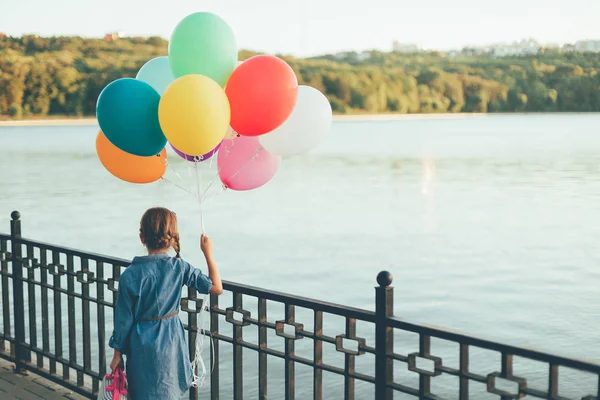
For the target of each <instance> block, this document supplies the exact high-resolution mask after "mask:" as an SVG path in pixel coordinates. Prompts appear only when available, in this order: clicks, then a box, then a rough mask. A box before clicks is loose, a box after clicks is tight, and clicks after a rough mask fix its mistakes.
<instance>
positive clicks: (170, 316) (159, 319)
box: [137, 311, 179, 322]
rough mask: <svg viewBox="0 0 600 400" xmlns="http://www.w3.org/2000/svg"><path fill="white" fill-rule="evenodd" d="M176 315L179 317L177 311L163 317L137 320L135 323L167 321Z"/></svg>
mask: <svg viewBox="0 0 600 400" xmlns="http://www.w3.org/2000/svg"><path fill="white" fill-rule="evenodd" d="M177 315H179V311H175V312H174V313H171V314H169V315H165V316H164V317H157V318H148V319H138V320H137V322H151V321H161V320H163V319H169V318H173V317H176V316H177Z"/></svg>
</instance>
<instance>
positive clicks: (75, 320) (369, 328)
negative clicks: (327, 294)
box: [0, 211, 600, 400]
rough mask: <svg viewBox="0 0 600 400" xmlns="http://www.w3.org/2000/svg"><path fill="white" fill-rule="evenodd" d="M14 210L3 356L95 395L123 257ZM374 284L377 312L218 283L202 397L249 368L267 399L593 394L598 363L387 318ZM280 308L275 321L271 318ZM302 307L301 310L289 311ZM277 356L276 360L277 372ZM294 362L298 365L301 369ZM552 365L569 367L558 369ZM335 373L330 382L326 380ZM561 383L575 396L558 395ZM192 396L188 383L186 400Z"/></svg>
mask: <svg viewBox="0 0 600 400" xmlns="http://www.w3.org/2000/svg"><path fill="white" fill-rule="evenodd" d="M11 218H12V221H11V233H10V235H6V234H0V274H1V284H0V293H1V303H0V306H1V308H2V324H1V327H2V329H1V330H0V357H2V358H4V359H8V360H11V361H14V363H15V369H16V372H20V371H22V370H29V371H32V372H34V373H36V374H39V375H41V376H43V377H45V378H47V379H49V380H52V381H54V382H57V383H59V384H61V385H63V386H65V387H67V388H69V389H71V390H73V391H75V392H77V393H80V394H82V395H84V396H86V397H88V398H95V396H94V394H95V393H97V391H98V388H99V382H100V380H101V379H102V377H103V375H104V374H105V373H106V369H107V362H106V358H107V354H106V349H107V338H108V335H109V334H110V330H112V328H111V325H112V322H111V321H112V309H113V307H114V304H115V301H116V297H117V296H116V295H117V290H118V280H119V276H120V274H121V272H122V271H123V269H124V268H126V267H127V265H128V264H129V262H128V261H127V260H122V259H117V258H112V257H107V256H103V255H98V254H92V253H87V252H82V251H79V250H74V249H69V248H65V247H59V246H55V245H51V244H46V243H41V242H37V241H33V240H29V239H25V238H23V237H22V236H21V221H20V214H19V213H18V212H16V211H15V212H13V213H12V214H11ZM377 282H378V286H377V287H376V288H375V311H367V310H363V309H358V308H352V307H347V306H342V305H338V304H332V303H327V302H322V301H317V300H313V299H309V298H303V297H299V296H292V295H288V294H284V293H277V292H272V291H268V290H264V289H259V288H255V287H250V286H246V285H241V284H236V283H232V282H224V289H225V291H226V292H229V293H230V294H231V305H230V306H229V307H226V306H221V305H220V303H219V302H220V300H221V302H223V297H221V298H219V297H217V296H214V295H211V296H210V303H211V304H210V329H209V330H207V331H202V332H200V333H201V334H205V335H208V336H210V337H211V338H212V343H211V345H210V359H211V366H210V368H209V372H210V379H209V381H210V382H209V383H210V388H209V390H210V398H211V399H213V400H216V399H219V398H220V397H222V398H226V399H228V398H233V399H235V400H241V399H242V398H243V397H244V395H245V394H246V395H248V393H247V392H248V391H249V390H248V387H249V383H248V379H245V378H247V377H246V376H245V375H247V374H248V370H251V371H250V372H251V373H252V375H253V376H252V377H251V379H252V381H254V383H253V385H252V387H251V390H250V391H253V392H254V393H253V396H252V398H256V397H258V398H259V399H267V392H268V391H269V398H274V399H286V400H293V399H295V398H296V397H298V398H301V399H306V398H311V397H312V398H313V399H316V400H321V399H331V398H343V399H345V400H352V399H373V398H375V399H376V400H391V399H393V398H394V394H404V395H405V396H406V397H403V398H415V399H431V400H440V399H455V398H459V399H461V400H464V399H480V398H482V399H483V398H487V397H485V396H490V394H493V395H496V396H495V398H501V399H502V400H505V399H518V398H522V397H525V396H529V397H531V398H540V399H551V400H561V399H567V398H578V399H583V400H600V364H598V363H594V362H588V361H582V360H576V359H572V358H567V357H561V356H557V355H552V354H548V353H545V352H541V351H537V350H532V349H528V348H522V347H516V346H509V345H504V344H500V343H496V342H493V341H488V340H483V339H478V338H475V337H471V336H467V335H464V334H461V333H456V332H453V331H449V330H446V329H442V328H437V327H431V326H425V325H417V324H413V323H409V322H406V321H403V320H401V319H399V318H397V317H395V316H394V300H393V295H394V290H393V287H392V286H390V285H391V283H392V276H391V275H390V274H389V273H387V272H381V273H380V274H379V275H378V276H377ZM197 300H198V299H197V296H196V293H195V291H193V290H189V291H188V293H187V296H185V297H184V298H183V299H182V303H181V308H182V311H183V315H186V314H187V324H185V328H186V329H187V331H188V335H189V337H188V340H189V346H190V356H193V350H194V345H195V340H196V335H197V334H198V331H199V329H198V313H199V311H200V310H201V309H202V307H203V305H202V304H201V301H200V300H198V301H197ZM65 306H66V308H65ZM277 307H279V310H277ZM281 308H283V310H282V312H280V314H281V317H280V318H277V317H275V318H273V315H278V312H277V311H281V310H280V309H281ZM251 309H252V310H251ZM298 313H300V314H302V315H304V317H303V318H300V317H298V318H296V315H297V314H298ZM330 319H336V320H337V323H334V324H329V325H328V327H329V330H330V331H332V332H334V333H333V334H329V333H328V332H327V329H325V325H324V322H325V321H329V320H330ZM107 322H108V323H107ZM358 325H360V328H361V329H358ZM65 328H66V329H65ZM247 328H249V329H251V330H249V329H247ZM226 331H230V333H227V332H226ZM359 331H361V332H364V334H363V335H362V336H361V335H359ZM335 332H338V334H335ZM406 334H409V335H413V336H414V337H415V338H416V339H417V340H416V344H415V345H414V346H415V348H414V351H412V352H400V351H399V350H398V349H397V348H395V345H397V346H402V347H404V346H405V345H407V341H406V340H405V339H403V338H400V337H399V335H406ZM278 341H282V342H283V343H279V342H278ZM432 341H435V342H436V346H435V347H436V351H434V350H432ZM440 343H443V346H442V345H440V346H439V349H437V347H438V346H437V344H440ZM277 344H281V346H279V347H280V348H277V347H278V346H277ZM324 345H325V347H324ZM450 348H451V349H450ZM328 351H329V353H328ZM437 351H439V352H440V353H444V354H445V356H444V358H442V357H440V353H437ZM482 351H486V352H489V353H490V354H492V355H491V356H488V357H487V358H486V359H485V363H484V366H483V367H481V366H478V367H476V366H473V365H472V363H470V362H469V360H470V355H471V356H472V355H473V354H474V353H476V355H479V354H480V353H481V352H482ZM247 352H250V353H251V354H252V355H253V356H256V357H257V362H256V363H251V364H248V363H244V359H245V357H244V356H245V354H246V353H247ZM327 354H328V355H327ZM335 354H337V355H342V356H343V357H342V359H341V360H338V361H340V362H339V363H338V364H341V365H334V364H335V362H331V361H328V359H329V358H331V359H334V358H336V357H335V356H334V355H335ZM434 354H437V356H436V355H434ZM325 355H327V357H325ZM515 359H518V360H519V361H518V362H516V361H515ZM276 360H279V361H276ZM361 360H366V361H361ZM276 362H283V368H281V366H280V365H279V364H278V365H275V364H274V363H276ZM453 362H454V363H455V364H457V365H454V366H451V364H452V363H453ZM527 362H529V363H536V365H537V368H536V369H527V370H525V371H524V372H525V374H521V375H526V376H518V375H517V374H516V373H515V372H514V369H515V366H521V365H522V364H523V363H527ZM359 364H360V365H359ZM248 365H249V366H248ZM245 366H246V368H245ZM297 367H298V368H303V372H301V373H297V372H296V370H297ZM358 367H360V368H358ZM359 369H360V371H359ZM559 369H560V370H561V371H562V370H564V371H565V373H564V374H563V373H561V375H560V376H559ZM221 370H224V371H221ZM367 370H370V372H367ZM307 371H308V372H307ZM482 371H483V372H482ZM540 371H541V372H540ZM575 372H576V373H575ZM335 377H339V380H338V381H337V383H335V384H334V383H331V384H328V383H327V382H330V381H331V380H332V378H335ZM400 378H402V381H400ZM298 379H299V380H300V381H301V382H300V384H299V385H297V384H296V381H297V380H298ZM442 379H444V380H443V382H442ZM273 382H275V383H273ZM307 382H309V384H307ZM438 382H442V383H444V384H443V385H438V386H436V384H437V383H438ZM559 382H562V383H564V382H567V383H568V385H570V388H571V389H573V390H575V391H577V390H579V391H580V392H581V391H583V393H581V394H577V395H576V397H573V396H571V397H566V396H567V395H565V393H564V392H563V391H562V387H561V391H559ZM586 385H587V386H586ZM358 386H360V388H359V387H358ZM330 392H331V393H334V395H333V394H329V393H330ZM324 393H325V394H324ZM197 398H198V389H195V388H194V389H192V390H191V392H190V399H197ZM490 398H494V397H490Z"/></svg>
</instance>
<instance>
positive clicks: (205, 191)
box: [200, 170, 220, 201]
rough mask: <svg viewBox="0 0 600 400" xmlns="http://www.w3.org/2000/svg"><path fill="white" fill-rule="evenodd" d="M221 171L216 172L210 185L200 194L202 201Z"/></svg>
mask: <svg viewBox="0 0 600 400" xmlns="http://www.w3.org/2000/svg"><path fill="white" fill-rule="evenodd" d="M219 171H220V170H219ZM219 171H217V173H216V174H215V176H213V178H212V180H211V181H210V183H209V184H208V186H207V187H206V189H204V192H202V195H201V196H200V201H202V200H203V199H204V196H206V193H208V190H209V189H210V188H211V187H212V185H214V183H215V182H216V180H217V178H218V177H219Z"/></svg>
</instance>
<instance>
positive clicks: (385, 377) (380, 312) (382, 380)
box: [375, 271, 394, 400]
mask: <svg viewBox="0 0 600 400" xmlns="http://www.w3.org/2000/svg"><path fill="white" fill-rule="evenodd" d="M392 279H393V278H392V274H390V273H389V272H387V271H381V272H380V273H379V274H378V275H377V283H378V284H379V286H378V287H376V288H375V314H376V322H375V399H376V400H392V399H393V397H394V393H393V391H392V389H391V388H389V387H387V385H388V384H391V383H392V382H393V381H394V360H393V359H392V358H391V357H388V355H391V354H392V353H393V352H394V332H393V330H392V328H391V327H390V326H389V324H388V322H387V319H388V318H389V317H392V316H393V315H394V288H393V287H392V286H390V285H391V284H392Z"/></svg>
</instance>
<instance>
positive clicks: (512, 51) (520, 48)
mask: <svg viewBox="0 0 600 400" xmlns="http://www.w3.org/2000/svg"><path fill="white" fill-rule="evenodd" d="M541 48H542V45H541V44H540V43H539V42H538V41H537V40H535V39H531V38H530V39H522V40H519V41H518V42H513V43H511V44H496V45H492V46H490V51H489V52H490V53H491V54H492V55H494V56H495V57H507V56H532V55H536V54H538V53H539V52H540V50H541Z"/></svg>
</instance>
